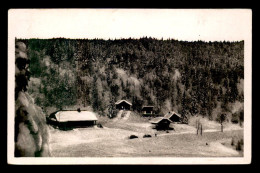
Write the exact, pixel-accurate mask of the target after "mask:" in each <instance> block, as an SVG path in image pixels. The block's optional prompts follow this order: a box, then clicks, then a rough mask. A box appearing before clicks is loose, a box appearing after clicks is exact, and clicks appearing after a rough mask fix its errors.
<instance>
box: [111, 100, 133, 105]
mask: <svg viewBox="0 0 260 173" xmlns="http://www.w3.org/2000/svg"><path fill="white" fill-rule="evenodd" d="M122 102H126V103H127V104H129V105H131V106H132V103H130V102H128V101H126V100H118V101H117V102H116V103H115V104H116V105H118V104H120V103H122Z"/></svg>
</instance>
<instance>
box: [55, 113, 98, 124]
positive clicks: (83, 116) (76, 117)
mask: <svg viewBox="0 0 260 173" xmlns="http://www.w3.org/2000/svg"><path fill="white" fill-rule="evenodd" d="M55 117H56V119H57V121H59V122H67V121H96V120H98V119H97V117H96V115H95V114H94V113H93V112H90V111H80V112H78V111H59V112H57V113H56V114H55Z"/></svg>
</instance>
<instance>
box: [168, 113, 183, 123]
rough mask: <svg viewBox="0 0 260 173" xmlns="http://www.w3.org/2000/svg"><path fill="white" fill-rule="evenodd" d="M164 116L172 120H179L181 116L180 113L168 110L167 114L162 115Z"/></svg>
mask: <svg viewBox="0 0 260 173" xmlns="http://www.w3.org/2000/svg"><path fill="white" fill-rule="evenodd" d="M164 118H167V119H169V120H171V121H172V122H181V120H182V117H181V115H179V114H177V113H176V112H174V111H171V112H168V113H167V114H165V115H164Z"/></svg>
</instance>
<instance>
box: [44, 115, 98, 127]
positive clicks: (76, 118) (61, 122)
mask: <svg viewBox="0 0 260 173" xmlns="http://www.w3.org/2000/svg"><path fill="white" fill-rule="evenodd" d="M97 120H98V119H97V117H96V115H95V114H94V113H93V112H89V111H57V112H54V113H52V114H50V116H49V117H48V118H47V123H48V124H51V125H54V126H56V127H58V128H60V129H65V130H66V129H70V128H75V127H89V126H94V125H96V122H97Z"/></svg>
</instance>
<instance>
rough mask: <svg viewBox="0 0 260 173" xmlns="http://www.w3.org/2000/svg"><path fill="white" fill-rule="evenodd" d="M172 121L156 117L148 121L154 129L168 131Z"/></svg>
mask: <svg viewBox="0 0 260 173" xmlns="http://www.w3.org/2000/svg"><path fill="white" fill-rule="evenodd" d="M171 122H172V121H171V120H169V119H167V118H165V117H156V118H154V119H152V120H151V121H150V123H151V124H153V125H154V128H155V129H157V130H170V129H171V128H170V123H171Z"/></svg>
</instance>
